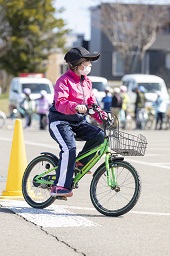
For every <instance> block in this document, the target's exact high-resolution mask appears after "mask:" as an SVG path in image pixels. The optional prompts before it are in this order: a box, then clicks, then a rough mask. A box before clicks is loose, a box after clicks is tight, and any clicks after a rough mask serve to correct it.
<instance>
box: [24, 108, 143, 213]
mask: <svg viewBox="0 0 170 256" xmlns="http://www.w3.org/2000/svg"><path fill="white" fill-rule="evenodd" d="M95 111H97V110H96V109H95ZM116 120H117V121H116V122H117V123H118V125H116V127H115V117H114V116H112V115H111V114H108V120H107V122H106V121H104V120H103V127H104V133H105V139H104V142H103V143H102V144H101V145H100V146H98V147H96V148H94V149H92V150H90V151H88V152H86V153H84V154H83V155H79V157H77V159H76V161H81V159H83V158H85V157H87V156H89V155H91V154H94V153H95V155H94V157H93V158H92V159H91V160H90V162H88V163H87V164H86V165H85V166H83V168H82V169H81V170H80V169H78V168H75V173H74V177H73V185H72V188H73V189H76V188H78V183H79V181H80V180H81V179H82V178H83V176H84V175H85V174H86V173H87V172H88V171H89V170H90V169H91V168H92V167H94V165H95V164H96V163H97V162H98V161H99V160H100V159H101V158H102V156H105V161H104V163H102V164H101V165H100V166H99V167H98V168H97V170H96V171H95V172H94V174H93V177H92V181H91V184H90V198H91V201H92V203H93V205H94V207H95V208H96V209H97V211H99V212H100V213H101V214H104V215H106V216H114V217H116V216H120V215H123V214H125V213H127V212H129V211H130V210H131V209H132V208H133V207H134V206H135V204H136V203H137V201H138V199H139V196H140V191H141V180H140V177H139V174H138V173H137V171H136V170H135V168H134V167H133V166H132V165H131V164H130V163H128V162H126V161H124V157H122V156H143V155H144V154H145V150H146V147H147V140H146V138H145V137H144V136H142V135H138V136H134V135H131V134H128V133H125V132H122V131H120V130H119V122H118V119H117V117H116ZM120 155H121V156H120ZM57 163H58V158H57V157H56V156H55V155H54V154H52V153H49V152H42V153H41V155H40V156H38V157H36V158H35V159H33V160H32V161H31V162H30V163H29V164H28V166H27V168H26V170H25V172H24V175H23V180H22V192H23V196H24V199H25V201H26V202H27V203H28V204H29V205H30V206H31V207H34V208H40V209H42V208H45V207H48V206H50V205H51V204H52V203H53V202H54V201H55V200H56V199H60V200H61V199H63V200H67V198H65V197H51V196H50V190H51V187H52V185H53V181H54V180H55V175H56V170H57Z"/></svg>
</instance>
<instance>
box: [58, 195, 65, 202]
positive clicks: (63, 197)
mask: <svg viewBox="0 0 170 256" xmlns="http://www.w3.org/2000/svg"><path fill="white" fill-rule="evenodd" d="M56 199H57V200H64V201H67V197H66V196H56Z"/></svg>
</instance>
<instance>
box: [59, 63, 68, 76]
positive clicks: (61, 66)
mask: <svg viewBox="0 0 170 256" xmlns="http://www.w3.org/2000/svg"><path fill="white" fill-rule="evenodd" d="M67 69H68V65H67V64H61V65H60V74H61V75H62V74H64V73H65V72H66V71H67Z"/></svg>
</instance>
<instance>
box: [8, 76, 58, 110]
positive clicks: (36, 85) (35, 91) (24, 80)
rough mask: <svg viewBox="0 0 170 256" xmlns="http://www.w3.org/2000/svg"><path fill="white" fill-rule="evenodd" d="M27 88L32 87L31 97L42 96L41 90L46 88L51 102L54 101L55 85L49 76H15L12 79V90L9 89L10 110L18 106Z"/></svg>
mask: <svg viewBox="0 0 170 256" xmlns="http://www.w3.org/2000/svg"><path fill="white" fill-rule="evenodd" d="M25 88H30V90H31V95H30V97H31V99H33V100H34V99H37V98H39V97H40V91H41V90H45V91H46V92H47V98H48V100H49V103H52V102H53V96H54V87H53V84H52V83H51V81H50V80H48V79H47V78H37V77H14V78H13V79H12V80H11V84H10V90H9V105H10V106H9V107H10V112H11V111H12V110H13V109H14V108H16V107H17V106H18V103H20V102H21V101H22V100H23V98H24V94H23V90H24V89H25Z"/></svg>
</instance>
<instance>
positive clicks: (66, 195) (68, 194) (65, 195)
mask: <svg viewBox="0 0 170 256" xmlns="http://www.w3.org/2000/svg"><path fill="white" fill-rule="evenodd" d="M50 195H51V196H52V197H58V196H63V197H72V196H73V192H70V193H62V194H57V193H50Z"/></svg>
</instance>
